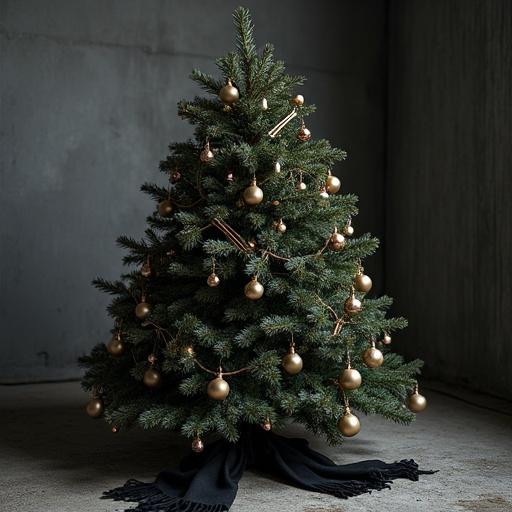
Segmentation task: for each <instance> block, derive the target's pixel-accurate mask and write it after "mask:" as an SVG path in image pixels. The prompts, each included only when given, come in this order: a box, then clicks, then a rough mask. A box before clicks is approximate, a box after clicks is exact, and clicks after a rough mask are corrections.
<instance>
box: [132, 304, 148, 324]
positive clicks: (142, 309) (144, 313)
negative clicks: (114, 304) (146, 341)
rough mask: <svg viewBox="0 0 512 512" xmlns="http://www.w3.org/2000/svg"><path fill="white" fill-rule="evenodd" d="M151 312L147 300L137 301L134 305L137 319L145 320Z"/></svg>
mask: <svg viewBox="0 0 512 512" xmlns="http://www.w3.org/2000/svg"><path fill="white" fill-rule="evenodd" d="M150 313H151V306H150V305H149V304H148V303H147V302H144V301H143V302H139V303H138V304H137V305H136V306H135V316H136V317H137V318H138V319H139V320H145V319H146V318H147V317H148V316H149V314H150Z"/></svg>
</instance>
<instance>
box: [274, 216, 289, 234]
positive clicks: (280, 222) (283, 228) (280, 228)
mask: <svg viewBox="0 0 512 512" xmlns="http://www.w3.org/2000/svg"><path fill="white" fill-rule="evenodd" d="M274 227H275V229H276V231H277V232H278V233H286V224H285V223H284V222H283V219H279V220H278V221H277V222H276V223H274Z"/></svg>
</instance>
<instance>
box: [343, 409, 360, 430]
mask: <svg viewBox="0 0 512 512" xmlns="http://www.w3.org/2000/svg"><path fill="white" fill-rule="evenodd" d="M338 429H339V431H340V432H341V433H342V435H343V436H345V437H353V436H355V435H356V434H358V433H359V431H360V430H361V422H360V421H359V418H358V417H357V416H356V415H355V414H352V412H351V411H350V407H345V412H344V413H343V416H342V417H341V418H340V420H339V422H338Z"/></svg>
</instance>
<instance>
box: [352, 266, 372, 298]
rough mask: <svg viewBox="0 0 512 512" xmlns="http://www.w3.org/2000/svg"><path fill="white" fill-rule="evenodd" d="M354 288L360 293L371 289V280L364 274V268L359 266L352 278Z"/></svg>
mask: <svg viewBox="0 0 512 512" xmlns="http://www.w3.org/2000/svg"><path fill="white" fill-rule="evenodd" d="M354 288H355V289H356V291H358V292H361V293H368V292H369V291H370V290H371V289H372V280H371V279H370V277H369V276H367V275H365V274H364V268H363V267H361V266H360V267H359V270H358V272H357V275H356V277H355V279H354Z"/></svg>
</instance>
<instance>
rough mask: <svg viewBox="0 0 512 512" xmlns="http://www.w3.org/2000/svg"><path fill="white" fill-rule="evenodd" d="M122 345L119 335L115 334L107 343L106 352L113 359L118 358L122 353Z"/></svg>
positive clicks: (123, 347)
mask: <svg viewBox="0 0 512 512" xmlns="http://www.w3.org/2000/svg"><path fill="white" fill-rule="evenodd" d="M124 349H125V346H124V343H123V340H122V339H121V333H119V332H118V333H117V334H115V335H114V336H112V339H111V340H110V341H109V342H108V345H107V351H108V353H109V354H110V355H111V356H113V357H120V356H121V355H123V353H124Z"/></svg>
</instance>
